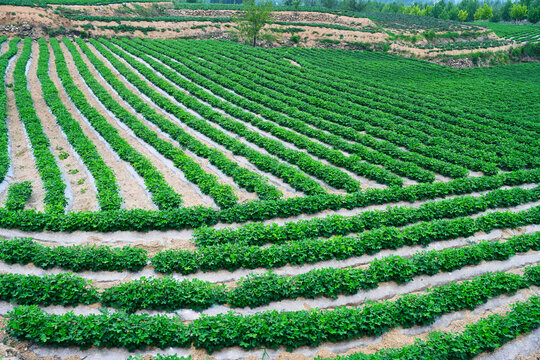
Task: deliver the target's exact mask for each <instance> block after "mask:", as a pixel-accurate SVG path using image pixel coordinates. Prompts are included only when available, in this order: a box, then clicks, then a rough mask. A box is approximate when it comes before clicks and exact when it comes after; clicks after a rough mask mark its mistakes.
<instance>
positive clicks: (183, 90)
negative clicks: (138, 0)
mask: <svg viewBox="0 0 540 360" xmlns="http://www.w3.org/2000/svg"><path fill="white" fill-rule="evenodd" d="M0 40H1V41H2V47H1V56H0V74H2V76H3V77H4V78H3V83H4V85H5V86H2V87H1V90H0V204H2V206H3V207H0V237H1V239H0V284H1V286H0V313H1V315H2V321H3V323H4V325H5V328H4V331H3V332H2V333H1V334H2V335H1V337H2V339H4V340H6V339H8V338H9V339H10V341H12V342H10V341H7V347H6V346H4V347H3V348H0V351H6V354H8V355H9V351H19V353H21V354H23V355H24V354H26V355H24V356H30V355H28V354H30V353H32V354H31V356H33V358H45V357H47V356H57V358H61V359H65V358H68V357H69V356H71V357H70V360H73V359H76V358H77V357H79V358H81V359H82V358H84V359H124V358H127V357H128V356H130V355H134V354H153V355H156V354H158V353H160V354H169V355H171V357H169V359H174V358H176V357H175V356H174V355H173V354H177V356H178V357H180V356H188V355H192V356H193V358H194V359H204V358H206V356H209V357H214V358H216V359H248V358H250V357H251V358H253V357H255V358H265V359H268V358H270V359H274V358H276V359H277V358H279V359H313V358H314V357H316V356H319V357H320V358H332V357H334V356H335V355H343V356H344V358H347V359H397V358H399V359H402V358H407V359H471V358H475V357H477V358H480V359H514V358H516V357H517V356H527V357H529V356H530V357H531V358H534V356H538V354H539V350H540V349H539V348H538V343H539V341H538V340H539V337H540V333H539V330H538V327H539V326H540V298H539V295H540V292H539V286H540V265H539V260H540V253H539V251H540V207H539V205H540V188H539V187H538V184H539V180H540V155H539V154H540V136H539V134H540V123H539V122H538V119H539V114H540V65H539V64H534V63H531V64H516V65H508V66H499V67H492V68H476V69H463V70H456V69H452V68H447V67H443V66H439V65H435V64H431V63H428V62H424V61H419V60H413V59H406V58H401V57H398V56H396V55H392V54H387V53H376V52H351V51H343V50H330V49H306V48H276V49H264V48H252V47H248V46H244V45H240V44H237V43H232V42H225V41H211V40H209V41H203V40H159V39H154V40H152V39H142V38H134V39H120V38H115V39H106V38H95V39H89V40H83V39H80V38H63V39H55V38H50V39H39V40H38V41H35V40H32V39H31V38H26V39H19V38H14V39H11V40H8V39H6V38H1V39H0ZM6 349H7V350H6ZM8 350H9V351H8ZM492 351H495V352H494V353H492ZM1 354H2V353H0V355H1ZM23 355H21V356H23ZM160 358H165V356H162V357H160Z"/></svg>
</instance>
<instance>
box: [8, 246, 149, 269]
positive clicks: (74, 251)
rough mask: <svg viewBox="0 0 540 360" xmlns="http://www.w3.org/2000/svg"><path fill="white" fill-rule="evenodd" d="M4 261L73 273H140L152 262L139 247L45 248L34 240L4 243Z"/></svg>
mask: <svg viewBox="0 0 540 360" xmlns="http://www.w3.org/2000/svg"><path fill="white" fill-rule="evenodd" d="M0 259H1V260H2V261H4V262H6V263H8V264H23V265H26V264H29V263H32V264H34V265H35V266H37V267H40V268H42V269H51V268H53V267H58V268H62V269H66V270H71V271H76V272H79V271H88V270H90V271H124V270H129V271H140V270H141V269H142V268H143V267H144V266H146V264H147V263H148V256H147V252H146V250H144V249H140V248H137V247H131V246H125V247H123V248H110V247H107V246H95V245H94V246H80V245H77V246H56V247H47V246H43V245H41V244H39V243H37V242H34V241H32V240H31V239H24V238H23V239H19V238H15V239H11V240H8V239H2V240H0Z"/></svg>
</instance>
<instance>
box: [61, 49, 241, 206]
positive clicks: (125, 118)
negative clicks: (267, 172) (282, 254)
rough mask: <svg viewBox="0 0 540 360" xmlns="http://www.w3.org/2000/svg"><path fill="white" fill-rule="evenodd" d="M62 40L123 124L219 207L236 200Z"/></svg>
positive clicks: (88, 83)
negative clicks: (120, 99) (109, 89)
mask: <svg viewBox="0 0 540 360" xmlns="http://www.w3.org/2000/svg"><path fill="white" fill-rule="evenodd" d="M63 41H64V44H65V45H66V47H67V48H68V50H69V51H70V53H71V55H72V57H73V60H74V62H75V65H76V66H77V69H78V71H79V73H80V74H81V77H82V78H83V79H84V81H85V82H86V84H87V85H88V86H89V87H90V89H92V92H93V93H94V94H95V95H96V96H97V98H98V99H99V100H100V102H101V103H102V104H103V105H104V106H105V107H106V108H107V109H109V111H111V112H112V113H113V114H114V115H115V116H116V117H117V119H119V120H120V121H122V122H123V123H124V124H126V125H127V126H128V127H129V128H130V129H131V130H132V131H133V132H134V134H135V135H136V136H137V137H139V138H141V139H143V140H144V141H145V142H146V143H147V144H149V145H150V146H152V147H153V148H154V149H156V150H157V151H158V152H159V153H160V154H161V155H163V156H164V157H165V158H168V159H169V160H171V161H172V162H173V163H174V165H175V166H176V167H177V168H178V169H180V170H182V172H183V173H184V175H185V176H186V178H187V179H188V180H189V181H191V182H193V183H194V184H196V185H197V186H198V187H199V188H200V189H201V191H202V192H203V193H204V194H207V195H209V196H211V197H212V199H214V201H215V203H216V204H217V205H218V206H219V207H222V208H227V207H231V206H233V205H234V204H236V201H237V200H238V198H237V196H236V194H235V193H234V189H233V188H232V186H230V185H223V184H221V183H220V182H219V181H218V180H219V179H218V177H217V176H216V175H213V174H209V173H207V172H205V171H204V170H203V169H202V168H201V167H200V165H199V164H198V163H197V162H196V161H195V160H193V159H192V158H191V157H190V156H188V155H186V154H185V153H184V152H183V151H182V150H181V149H180V148H178V147H176V146H174V145H173V144H171V143H170V142H168V141H166V140H163V139H161V138H159V137H158V136H157V134H156V133H155V132H154V131H153V130H151V129H150V128H148V127H147V126H146V125H145V124H144V123H143V122H142V121H141V120H139V119H138V118H137V116H135V115H133V114H132V113H130V112H129V111H128V110H127V109H125V108H123V107H122V106H120V105H119V104H118V102H117V101H116V100H114V98H113V97H112V95H111V94H109V93H108V92H107V90H106V89H105V88H104V87H103V86H102V85H101V84H100V83H99V81H98V80H97V79H96V78H94V76H93V75H92V73H91V72H90V70H89V69H88V67H87V66H86V64H85V63H84V60H83V58H82V56H81V55H80V53H79V52H78V50H77V48H76V47H75V45H74V44H73V43H72V42H71V41H70V40H68V39H67V38H64V39H63ZM90 60H94V59H90ZM102 66H103V65H102ZM99 70H101V72H102V71H103V69H102V68H100V69H99ZM108 75H109V76H112V77H113V78H116V77H115V76H114V75H113V74H112V73H109V74H108ZM109 76H108V77H109ZM123 90H124V92H127V91H129V90H127V89H123ZM124 96H125V95H124ZM171 191H173V189H171ZM177 196H179V195H177ZM173 199H174V198H173ZM164 200H165V199H164ZM171 205H174V204H171Z"/></svg>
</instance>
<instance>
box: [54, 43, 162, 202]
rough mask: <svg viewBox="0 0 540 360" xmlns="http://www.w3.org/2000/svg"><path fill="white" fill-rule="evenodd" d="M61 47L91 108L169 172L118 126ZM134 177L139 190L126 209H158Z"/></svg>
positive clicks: (62, 46)
mask: <svg viewBox="0 0 540 360" xmlns="http://www.w3.org/2000/svg"><path fill="white" fill-rule="evenodd" d="M60 47H61V49H62V52H63V54H64V57H65V59H66V65H67V67H68V71H69V73H70V75H71V78H72V79H73V81H74V82H75V84H76V85H77V87H78V88H79V89H80V90H81V91H82V92H83V94H84V96H85V98H86V100H87V101H88V103H89V104H90V106H92V107H94V108H95V109H96V110H97V111H98V112H99V113H100V114H101V115H103V116H104V117H105V119H106V120H107V122H108V123H109V124H110V125H111V126H113V127H114V128H116V129H117V130H118V134H119V135H120V136H122V137H123V138H124V139H126V141H127V142H128V143H129V144H130V145H131V146H132V147H133V149H135V150H136V151H138V152H139V153H140V154H141V155H143V156H144V157H146V158H147V159H149V160H150V161H151V162H152V164H154V166H155V167H156V169H158V170H159V171H160V172H161V173H162V174H163V173H164V172H163V171H162V170H163V169H165V170H168V169H167V168H166V167H165V165H164V164H163V163H162V162H161V160H160V159H159V158H157V157H156V156H155V155H154V154H152V153H151V151H150V150H149V149H148V148H147V147H146V146H145V145H143V144H142V143H140V142H139V141H137V139H136V138H135V137H134V136H131V135H130V133H129V132H128V131H127V130H125V129H124V128H122V127H121V126H119V125H118V123H117V122H116V121H115V120H114V119H112V118H111V115H109V113H108V111H107V109H106V108H105V107H104V106H103V105H102V104H101V103H100V102H99V101H98V99H97V98H96V97H95V96H94V95H93V93H92V92H91V90H90V89H89V88H88V87H87V85H86V83H85V82H84V79H83V78H82V77H81V76H80V74H79V72H78V70H77V67H76V65H75V63H74V62H73V60H72V58H71V53H70V52H69V51H68V49H67V48H66V47H65V45H64V44H63V43H60ZM132 176H133V177H137V179H136V182H138V186H137V188H134V187H132V188H130V189H129V190H130V193H131V194H132V195H128V196H131V197H132V199H131V200H132V202H131V203H130V204H129V205H128V202H127V199H126V208H128V209H129V208H137V209H148V210H150V209H156V206H155V205H154V204H153V202H152V199H151V195H150V193H148V192H147V191H146V189H145V186H144V181H143V179H142V178H141V177H140V176H139V175H137V174H136V173H135V171H134V170H133V175H132Z"/></svg>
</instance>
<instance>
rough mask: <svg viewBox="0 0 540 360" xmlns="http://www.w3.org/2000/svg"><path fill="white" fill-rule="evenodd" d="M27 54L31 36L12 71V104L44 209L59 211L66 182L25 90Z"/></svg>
mask: <svg viewBox="0 0 540 360" xmlns="http://www.w3.org/2000/svg"><path fill="white" fill-rule="evenodd" d="M31 56H32V38H26V39H25V40H24V45H23V49H22V52H21V55H20V57H19V59H18V60H17V64H16V65H15V71H14V73H13V77H14V84H13V92H14V93H15V104H16V105H17V110H18V112H19V117H20V119H21V121H22V123H23V124H24V129H25V131H26V134H27V135H28V138H29V140H30V144H31V146H32V153H33V155H34V158H35V160H36V167H37V170H38V172H39V175H40V177H41V180H42V181H43V187H44V189H45V199H44V202H45V210H46V211H47V212H51V213H63V212H64V209H65V206H66V204H67V200H66V197H65V190H66V184H65V183H64V181H63V180H62V172H61V170H60V168H59V167H58V164H57V162H56V159H55V157H54V155H53V153H52V152H51V149H50V146H51V143H50V141H49V138H48V137H47V135H46V134H45V132H44V130H43V127H42V125H41V120H40V118H39V117H38V116H37V114H36V110H35V108H34V101H33V100H32V95H31V94H30V90H29V89H28V81H27V79H26V67H27V64H28V61H29V60H30V57H31Z"/></svg>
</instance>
